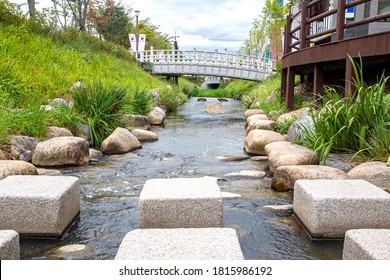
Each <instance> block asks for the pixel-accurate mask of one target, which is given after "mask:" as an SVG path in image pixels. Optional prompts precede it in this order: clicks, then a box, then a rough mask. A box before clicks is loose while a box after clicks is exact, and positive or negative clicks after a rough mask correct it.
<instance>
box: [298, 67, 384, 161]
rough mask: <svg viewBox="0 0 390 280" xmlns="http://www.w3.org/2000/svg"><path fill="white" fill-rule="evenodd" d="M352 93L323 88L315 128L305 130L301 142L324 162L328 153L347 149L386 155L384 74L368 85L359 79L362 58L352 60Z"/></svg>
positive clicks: (366, 155) (372, 157)
mask: <svg viewBox="0 0 390 280" xmlns="http://www.w3.org/2000/svg"><path fill="white" fill-rule="evenodd" d="M352 63H353V69H354V72H355V77H356V78H355V79H354V81H353V82H354V86H355V87H356V92H354V93H349V95H348V96H347V97H342V93H340V92H339V91H338V89H337V88H334V87H329V86H327V87H325V93H326V95H325V96H326V98H327V101H326V102H325V105H324V106H323V107H322V108H320V110H319V111H318V113H317V114H315V115H313V119H314V127H315V130H305V129H304V134H305V140H304V142H303V144H305V145H306V146H308V147H311V148H313V149H314V150H315V151H316V152H319V154H320V156H321V160H322V161H323V162H324V161H326V159H327V157H328V156H329V154H330V153H331V152H335V153H339V152H347V153H352V154H354V157H357V156H359V157H361V158H363V159H365V160H384V161H386V160H387V158H388V156H389V154H390V108H389V106H388V104H386V102H385V86H386V82H387V81H388V77H387V78H386V77H384V76H383V75H382V77H381V78H380V79H379V80H378V82H377V83H375V84H373V85H368V84H366V83H365V82H364V80H363V67H362V61H361V60H360V64H357V63H355V62H354V61H353V60H352Z"/></svg>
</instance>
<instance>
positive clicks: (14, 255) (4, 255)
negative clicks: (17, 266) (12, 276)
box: [0, 230, 20, 260]
mask: <svg viewBox="0 0 390 280" xmlns="http://www.w3.org/2000/svg"><path fill="white" fill-rule="evenodd" d="M19 259H20V246H19V234H18V233H17V232H16V231H14V230H0V260H19Z"/></svg>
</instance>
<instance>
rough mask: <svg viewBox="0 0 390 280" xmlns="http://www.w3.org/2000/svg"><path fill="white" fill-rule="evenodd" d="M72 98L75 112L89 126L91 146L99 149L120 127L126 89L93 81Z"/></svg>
mask: <svg viewBox="0 0 390 280" xmlns="http://www.w3.org/2000/svg"><path fill="white" fill-rule="evenodd" d="M73 98H74V108H75V110H76V112H77V113H78V114H79V115H81V116H82V117H83V118H84V120H85V122H86V124H87V125H88V126H89V129H90V132H91V138H92V145H93V146H94V147H100V145H101V144H102V142H103V140H104V139H106V138H107V137H108V136H109V135H110V134H111V133H112V132H113V131H114V130H115V129H116V128H117V127H119V126H121V125H122V120H123V108H124V105H125V104H126V100H127V99H126V88H120V87H116V86H108V85H105V84H103V83H102V82H100V81H95V82H92V83H90V84H88V85H87V86H86V87H85V88H79V89H78V90H77V91H76V92H75V93H74V95H73Z"/></svg>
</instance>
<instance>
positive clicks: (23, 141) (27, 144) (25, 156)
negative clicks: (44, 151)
mask: <svg viewBox="0 0 390 280" xmlns="http://www.w3.org/2000/svg"><path fill="white" fill-rule="evenodd" d="M9 140H10V144H11V152H12V153H13V154H14V155H15V158H16V159H17V160H23V161H31V160H32V155H33V153H34V150H35V148H36V146H37V145H38V142H39V139H38V138H33V137H28V136H24V135H18V136H10V137H9Z"/></svg>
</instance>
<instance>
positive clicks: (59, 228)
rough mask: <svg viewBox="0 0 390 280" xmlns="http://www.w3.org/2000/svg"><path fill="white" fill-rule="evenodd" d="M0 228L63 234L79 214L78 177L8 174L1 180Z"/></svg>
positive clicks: (24, 233) (26, 233)
mask: <svg viewBox="0 0 390 280" xmlns="http://www.w3.org/2000/svg"><path fill="white" fill-rule="evenodd" d="M0 209H1V211H0V229H13V230H15V231H17V232H18V233H19V235H20V236H53V237H60V236H61V235H62V234H63V233H64V232H65V230H66V229H67V228H68V226H69V225H70V224H71V223H72V222H73V220H74V219H76V218H77V216H78V214H79V213H80V186H79V184H78V178H76V177H68V176H53V177H51V176H9V177H7V178H6V179H4V180H1V181H0Z"/></svg>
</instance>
